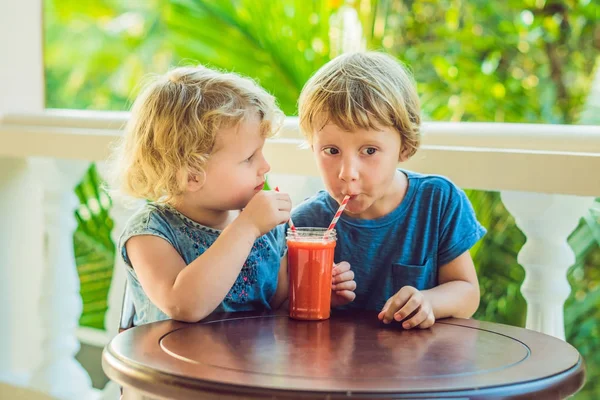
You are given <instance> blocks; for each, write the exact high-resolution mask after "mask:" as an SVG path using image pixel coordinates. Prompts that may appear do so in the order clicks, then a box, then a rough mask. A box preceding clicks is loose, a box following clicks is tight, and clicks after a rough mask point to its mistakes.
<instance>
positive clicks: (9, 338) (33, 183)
mask: <svg viewBox="0 0 600 400" xmlns="http://www.w3.org/2000/svg"><path fill="white" fill-rule="evenodd" d="M43 204H44V199H43V195H42V187H41V183H40V180H39V179H38V176H37V173H36V171H35V169H34V168H33V167H32V166H31V165H30V163H29V162H28V160H27V159H24V158H22V159H17V158H2V157H0V321H2V322H1V324H2V329H0V381H2V382H9V383H14V384H17V385H27V384H28V382H29V379H30V377H31V372H32V371H33V369H34V368H35V367H36V365H37V363H38V362H39V360H40V355H39V353H40V344H39V341H40V323H39V320H38V318H37V315H38V309H39V303H38V295H39V286H40V281H41V279H40V275H41V273H42V271H43V269H44V232H43V230H44V218H43Z"/></svg>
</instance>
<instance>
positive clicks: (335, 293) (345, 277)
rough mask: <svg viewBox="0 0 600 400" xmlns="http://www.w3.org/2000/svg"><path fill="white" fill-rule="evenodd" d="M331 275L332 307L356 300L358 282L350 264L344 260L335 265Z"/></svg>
mask: <svg viewBox="0 0 600 400" xmlns="http://www.w3.org/2000/svg"><path fill="white" fill-rule="evenodd" d="M331 274H332V277H331V307H339V306H343V305H344V304H348V303H350V302H352V301H353V300H354V298H355V297H356V293H354V290H355V289H356V282H354V272H352V271H351V270H350V264H348V263H347V262H346V261H342V262H341V263H339V264H334V265H333V270H332V273H331Z"/></svg>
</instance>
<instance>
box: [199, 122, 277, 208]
mask: <svg viewBox="0 0 600 400" xmlns="http://www.w3.org/2000/svg"><path fill="white" fill-rule="evenodd" d="M264 144H265V138H264V137H263V135H262V134H261V130H260V119H259V118H258V117H257V116H256V117H253V118H249V119H247V120H243V121H242V122H240V124H238V125H236V126H233V127H228V128H221V129H220V130H219V132H218V133H217V138H216V142H215V149H214V151H213V153H212V154H211V157H210V159H209V160H208V162H207V164H206V168H205V171H206V180H205V182H204V184H203V185H202V188H201V189H200V190H199V192H198V200H199V202H201V203H202V204H201V205H202V206H204V207H206V208H209V209H213V210H223V211H225V210H240V209H242V208H244V207H245V206H246V205H247V204H248V202H249V201H250V200H251V199H252V197H254V195H255V194H256V193H257V192H259V191H260V190H262V188H263V185H264V183H265V174H266V173H267V172H269V170H270V169H271V167H270V166H269V163H268V162H267V160H265V158H264V156H263V147H264Z"/></svg>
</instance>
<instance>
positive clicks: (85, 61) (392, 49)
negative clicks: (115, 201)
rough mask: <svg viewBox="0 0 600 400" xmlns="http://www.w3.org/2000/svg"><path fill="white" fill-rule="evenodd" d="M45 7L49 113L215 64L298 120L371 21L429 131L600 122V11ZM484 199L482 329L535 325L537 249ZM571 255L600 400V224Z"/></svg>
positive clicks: (528, 0) (94, 255)
mask: <svg viewBox="0 0 600 400" xmlns="http://www.w3.org/2000/svg"><path fill="white" fill-rule="evenodd" d="M44 8H45V11H44V21H45V74H46V106H47V107H48V108H75V109H95V110H126V109H128V108H129V106H130V104H131V101H132V99H133V97H134V96H135V95H136V93H137V89H138V84H139V82H140V80H141V78H142V77H143V76H144V75H146V74H148V73H163V72H165V71H166V70H167V69H168V68H169V67H170V66H173V65H182V64H190V63H197V62H200V63H204V64H209V65H211V66H214V67H219V68H222V69H225V70H231V71H236V72H239V73H242V74H245V75H248V76H251V77H253V78H255V79H256V80H257V81H258V82H259V83H260V84H261V85H263V86H264V87H265V88H267V89H268V90H269V91H270V92H272V93H273V94H274V95H275V96H276V97H277V98H278V100H279V103H280V105H281V107H282V108H283V110H284V111H285V112H286V114H287V115H294V114H295V113H296V101H297V98H298V94H299V92H300V89H301V88H302V85H303V84H304V82H305V81H306V80H307V79H308V77H309V76H310V75H311V74H312V73H313V72H314V71H315V70H316V69H318V68H319V67H320V66H321V65H323V64H324V63H325V62H327V61H328V60H329V59H330V58H331V57H333V56H335V55H337V54H339V53H340V52H342V51H344V49H345V48H346V47H345V46H347V44H344V42H343V40H342V39H343V38H342V36H341V35H340V33H341V32H344V31H345V30H348V29H349V25H348V24H350V25H352V23H351V22H352V18H356V20H357V26H358V27H360V29H361V30H362V37H363V38H364V45H365V46H366V47H367V48H369V49H377V50H383V51H387V52H389V53H391V54H393V55H394V56H396V57H398V59H400V60H402V61H403V62H404V63H406V64H407V65H408V66H409V68H410V69H411V70H412V71H413V74H414V76H415V78H416V80H417V82H418V89H419V94H420V97H421V99H422V103H423V112H424V117H425V119H426V120H433V121H496V122H530V123H566V124H592V123H593V124H600V119H599V117H598V116H599V115H600V112H595V111H596V110H591V109H590V107H592V105H593V104H599V103H600V100H599V99H595V100H594V99H592V98H590V97H589V96H588V95H589V91H590V87H591V84H592V79H593V76H594V73H595V72H596V70H597V68H598V65H600V57H599V55H598V54H599V53H598V49H599V48H600V28H599V26H598V23H597V22H598V15H600V11H599V6H598V4H597V2H594V1H593V0H555V1H554V0H552V1H551V0H506V1H503V2H494V1H487V0H469V1H461V0H440V1H432V0H413V1H409V0H406V1H400V0H380V1H378V0H356V1H341V0H337V1H336V0H322V1H318V0H312V1H311V0H282V1H268V0H232V1H216V0H215V1H208V0H204V1H203V0H146V1H144V2H141V1H136V2H124V1H118V0H94V1H91V0H79V1H72V0H46V1H45V2H44ZM355 28H356V27H355ZM359 33H360V32H359ZM351 44H352V45H354V46H357V45H359V44H360V40H354V42H353V43H351ZM586 107H587V109H586ZM597 111H600V110H597ZM594 174H596V177H595V178H594ZM590 177H591V178H590V179H597V171H590ZM100 181H101V177H100V176H99V174H98V173H97V171H96V169H95V166H93V165H92V166H91V167H90V170H89V171H88V174H87V175H86V177H85V179H84V180H83V181H82V182H81V184H80V185H78V186H77V188H76V189H75V190H76V193H77V195H78V196H79V199H80V200H81V206H80V208H79V210H78V211H77V213H76V218H77V219H78V222H79V225H78V229H77V231H76V232H75V236H74V241H75V249H76V258H77V265H78V269H79V275H80V279H81V294H82V298H83V301H84V311H83V315H82V316H81V321H80V324H81V325H84V326H89V327H95V328H99V329H103V328H104V313H105V312H106V308H107V304H106V300H107V293H108V287H109V284H110V279H111V276H112V267H113V259H114V252H115V249H114V244H113V243H112V241H111V239H110V232H111V229H112V226H113V224H112V221H111V219H110V216H109V212H110V199H108V197H107V196H106V194H105V193H103V192H102V191H101V190H100V189H99V182H100ZM468 194H469V197H470V199H471V201H472V202H473V205H474V207H475V210H476V212H477V215H478V217H479V219H480V221H481V222H482V223H483V224H484V225H485V226H486V227H487V229H488V231H489V233H488V235H487V236H486V237H485V238H484V239H483V240H482V241H481V242H480V243H479V244H478V245H477V246H476V247H475V248H474V249H473V250H472V252H473V257H474V259H475V263H476V265H477V268H478V275H479V279H480V284H481V296H482V299H481V300H482V301H481V305H480V307H479V310H478V312H477V314H476V315H475V317H476V318H478V319H481V320H488V321H496V322H501V323H507V324H512V325H517V326H524V324H525V312H526V304H525V301H524V299H523V297H522V296H521V293H520V291H519V289H520V285H521V283H522V281H523V279H524V271H523V269H522V268H521V267H520V266H519V264H518V263H517V260H516V256H517V253H518V251H519V249H520V248H521V246H522V245H523V243H524V241H525V237H524V236H523V234H522V233H521V232H520V231H519V229H518V228H517V227H516V226H515V222H514V219H513V218H512V216H511V215H510V214H509V213H508V212H507V211H506V210H505V208H504V206H503V204H502V202H501V201H500V198H499V193H497V192H482V191H474V190H471V191H468ZM569 242H570V244H571V246H572V247H573V249H574V251H575V253H576V255H577V262H576V264H575V265H574V266H573V267H572V268H571V269H570V270H569V272H568V279H569V282H570V283H571V286H572V289H573V290H572V294H571V297H570V298H569V299H568V300H567V302H566V304H565V326H566V334H567V340H568V341H569V342H570V343H571V344H573V345H574V346H575V347H577V349H578V350H579V351H580V352H581V353H582V354H583V356H584V358H585V360H586V364H587V371H588V374H587V384H586V386H585V388H584V389H583V390H582V391H581V392H580V393H579V394H578V395H577V396H576V398H577V399H596V398H599V397H600V379H599V378H600V331H599V326H600V323H599V321H600V307H599V305H600V268H598V266H600V248H599V243H600V221H599V220H598V219H597V218H594V217H593V216H592V215H591V214H590V215H587V216H585V217H584V218H582V220H581V223H580V224H579V226H578V228H577V229H576V230H575V231H574V232H573V234H572V235H571V237H570V238H569Z"/></svg>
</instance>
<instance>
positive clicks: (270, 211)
mask: <svg viewBox="0 0 600 400" xmlns="http://www.w3.org/2000/svg"><path fill="white" fill-rule="evenodd" d="M291 209H292V200H291V199H290V196H289V195H288V194H287V193H280V192H275V191H273V190H261V191H260V192H258V193H256V194H255V195H254V197H252V200H250V202H249V203H248V205H247V206H246V207H245V208H244V210H243V211H242V212H241V214H240V216H239V217H238V219H240V220H241V221H245V222H247V223H249V226H251V227H253V228H254V231H255V233H256V237H260V236H262V235H264V234H265V233H267V232H269V231H270V230H271V229H273V228H275V227H276V226H277V225H279V224H283V223H284V222H287V221H288V220H289V219H290V210H291Z"/></svg>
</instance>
